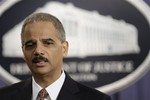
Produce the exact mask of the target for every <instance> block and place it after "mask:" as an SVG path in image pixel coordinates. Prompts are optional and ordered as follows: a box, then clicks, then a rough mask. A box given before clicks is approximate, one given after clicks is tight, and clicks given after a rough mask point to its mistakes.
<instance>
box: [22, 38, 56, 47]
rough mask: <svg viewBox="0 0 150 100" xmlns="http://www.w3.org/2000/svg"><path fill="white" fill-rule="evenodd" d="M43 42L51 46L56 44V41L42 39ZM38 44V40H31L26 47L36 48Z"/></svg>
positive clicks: (44, 44)
mask: <svg viewBox="0 0 150 100" xmlns="http://www.w3.org/2000/svg"><path fill="white" fill-rule="evenodd" d="M42 44H43V46H50V45H52V44H54V41H51V40H44V41H42ZM36 45H37V43H36V42H31V41H29V42H27V43H25V48H27V49H30V48H34V47H35V46H36Z"/></svg>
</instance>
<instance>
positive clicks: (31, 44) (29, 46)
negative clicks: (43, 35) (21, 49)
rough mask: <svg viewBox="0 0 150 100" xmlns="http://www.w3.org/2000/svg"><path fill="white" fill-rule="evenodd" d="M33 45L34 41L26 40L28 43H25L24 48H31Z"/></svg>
mask: <svg viewBox="0 0 150 100" xmlns="http://www.w3.org/2000/svg"><path fill="white" fill-rule="evenodd" d="M35 45H36V43H33V42H28V43H26V44H25V47H26V48H32V47H34V46H35Z"/></svg>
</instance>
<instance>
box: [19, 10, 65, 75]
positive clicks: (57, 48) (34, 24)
mask: <svg viewBox="0 0 150 100" xmlns="http://www.w3.org/2000/svg"><path fill="white" fill-rule="evenodd" d="M21 41H22V50H23V54H24V59H25V61H26V62H27V65H28V66H29V68H30V70H31V72H32V74H33V76H38V77H39V76H42V75H48V76H54V77H58V76H59V75H60V73H61V69H62V68H61V67H62V64H63V58H64V57H65V56H66V55H67V52H68V42H67V41H66V40H65V31H64V28H63V26H62V24H61V22H60V21H59V20H58V19H57V18H56V17H54V16H52V15H50V14H47V13H35V14H33V15H30V16H29V17H27V18H26V20H25V22H24V24H23V27H22V33H21Z"/></svg>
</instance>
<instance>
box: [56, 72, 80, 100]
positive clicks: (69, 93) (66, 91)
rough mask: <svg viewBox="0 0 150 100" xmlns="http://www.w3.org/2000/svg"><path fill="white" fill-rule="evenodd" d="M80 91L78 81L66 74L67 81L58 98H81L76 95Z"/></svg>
mask: <svg viewBox="0 0 150 100" xmlns="http://www.w3.org/2000/svg"><path fill="white" fill-rule="evenodd" d="M78 92H79V89H78V86H77V84H76V82H75V81H74V80H73V79H72V78H70V76H69V75H68V74H66V78H65V82H64V84H63V86H62V89H61V91H60V93H59V95H58V98H57V100H80V99H79V98H78V96H77V95H76V94H77V93H78Z"/></svg>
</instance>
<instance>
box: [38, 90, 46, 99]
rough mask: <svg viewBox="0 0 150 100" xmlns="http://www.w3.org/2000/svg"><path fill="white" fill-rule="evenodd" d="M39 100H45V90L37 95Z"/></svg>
mask: <svg viewBox="0 0 150 100" xmlns="http://www.w3.org/2000/svg"><path fill="white" fill-rule="evenodd" d="M38 96H39V98H40V100H44V98H46V97H47V96H48V93H47V91H46V90H45V89H42V90H40V92H39V94H38Z"/></svg>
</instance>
